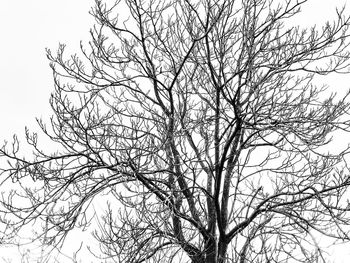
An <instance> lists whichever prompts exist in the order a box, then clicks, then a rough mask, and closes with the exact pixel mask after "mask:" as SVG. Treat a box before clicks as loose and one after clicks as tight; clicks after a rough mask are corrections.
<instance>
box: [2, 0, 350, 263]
mask: <svg viewBox="0 0 350 263" xmlns="http://www.w3.org/2000/svg"><path fill="white" fill-rule="evenodd" d="M113 2H115V3H113V4H112V5H107V4H104V3H102V1H100V0H96V4H95V7H94V9H93V10H92V12H91V13H92V15H93V16H94V17H95V18H96V22H97V24H96V26H95V27H94V28H93V29H92V30H91V42H89V46H88V47H86V46H83V45H82V46H81V52H82V53H81V54H82V56H81V57H78V56H77V55H73V56H70V57H67V58H66V56H65V53H64V49H65V46H64V45H60V46H59V48H58V51H57V53H55V54H53V53H52V52H51V51H50V50H48V52H47V55H48V58H49V60H50V61H51V67H52V70H53V77H54V82H55V86H54V87H55V89H54V91H53V93H52V96H51V99H50V102H51V107H52V110H53V116H52V118H51V122H50V123H49V124H48V125H47V124H45V123H44V122H43V121H41V120H39V121H38V123H39V125H40V127H41V130H42V131H43V133H44V134H45V135H46V136H47V137H48V138H49V139H50V141H52V145H53V147H56V148H57V151H55V152H51V153H50V152H49V153H48V151H47V150H45V149H44V148H45V147H40V145H39V144H40V143H38V136H37V135H36V134H31V133H30V132H29V131H28V132H27V133H26V138H27V142H28V143H29V145H31V146H32V147H33V154H34V156H33V158H32V159H30V160H28V158H29V157H27V158H24V157H21V155H20V154H19V148H20V147H19V141H18V139H17V137H14V141H13V143H12V144H11V145H9V144H5V145H4V146H3V147H2V148H1V150H0V153H1V156H2V158H3V159H4V160H7V161H8V165H7V166H5V165H4V166H3V167H2V168H1V178H2V179H3V182H2V185H3V186H4V185H7V184H9V182H15V184H14V185H15V186H14V188H13V189H12V190H11V191H10V192H8V193H7V194H3V195H2V205H3V208H2V212H1V213H2V214H1V215H2V221H3V222H5V223H6V225H7V229H6V230H5V231H4V238H5V237H7V238H12V237H15V236H16V235H17V234H18V233H19V232H18V231H20V229H21V228H22V227H23V226H26V225H28V224H37V225H41V226H42V231H41V232H39V233H38V236H37V238H38V239H39V240H40V241H41V242H43V243H44V244H50V245H53V246H57V245H59V244H60V243H62V242H64V240H65V237H66V236H67V234H68V233H69V231H71V230H72V229H75V228H79V227H80V228H84V227H87V226H88V225H89V224H90V223H91V224H92V225H93V226H95V227H96V231H95V232H94V237H95V238H96V239H97V241H98V242H99V244H100V250H99V251H98V253H97V252H95V254H96V255H97V256H101V255H104V256H105V261H106V262H130V263H131V262H132V263H136V262H193V263H202V262H203V263H204V262H206V263H215V262H217V263H223V262H239V263H247V262H323V261H324V262H325V261H326V255H325V254H324V250H323V249H322V247H320V246H319V244H318V243H317V240H318V239H319V237H327V238H328V239H327V240H330V241H332V242H333V241H334V242H338V241H349V238H350V236H349V229H350V228H349V225H350V214H349V210H350V205H349V201H348V199H347V196H348V194H349V191H348V189H349V185H350V174H349V169H348V166H347V162H346V159H345V156H346V154H347V153H348V150H349V147H348V146H347V145H346V144H344V147H343V149H341V150H337V149H334V148H332V138H333V137H332V136H344V134H347V132H349V130H350V122H349V116H348V115H349V107H350V104H349V100H348V93H346V94H345V95H344V96H340V95H337V93H335V92H334V90H329V89H327V87H326V86H320V85H318V84H317V83H316V82H315V79H316V77H317V78H318V79H320V78H322V77H324V76H327V75H330V74H331V73H332V74H336V73H347V72H348V71H349V68H348V67H349V56H350V54H349V50H348V46H349V41H348V40H349V38H348V37H349V25H350V20H349V18H348V17H347V16H345V14H344V9H340V10H337V11H336V15H337V16H336V19H335V21H334V22H327V23H325V24H324V25H323V26H322V27H321V26H319V27H318V26H314V27H311V28H310V27H309V28H303V27H302V26H294V25H292V23H291V22H289V21H292V19H297V18H298V16H299V15H300V14H299V12H300V11H301V7H302V6H303V4H305V3H306V2H307V1H306V0H304V1H303V0H286V1H269V0H246V1H228V0H220V1H211V0H177V1H172V0H168V1H158V0H152V1H141V0H125V1H113ZM294 22H295V21H294ZM318 83H319V82H318ZM343 93H344V92H343ZM99 198H107V199H108V203H107V206H106V211H105V213H104V214H101V213H93V212H91V211H92V210H93V207H92V205H91V204H92V203H93V202H94V200H96V199H99ZM89 211H90V212H89ZM92 222H95V223H92Z"/></svg>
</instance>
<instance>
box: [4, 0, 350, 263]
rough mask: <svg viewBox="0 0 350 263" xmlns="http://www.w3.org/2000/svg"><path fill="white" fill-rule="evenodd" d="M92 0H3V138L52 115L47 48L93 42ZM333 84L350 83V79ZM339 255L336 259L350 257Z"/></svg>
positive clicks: (321, 3) (322, 1) (331, 1)
mask: <svg viewBox="0 0 350 263" xmlns="http://www.w3.org/2000/svg"><path fill="white" fill-rule="evenodd" d="M93 2H94V1H93V0H30V1H29V0H0V34H1V37H0V79H1V82H0V142H2V141H3V140H4V139H10V138H11V136H12V134H13V133H20V134H22V136H23V133H24V126H25V125H28V126H29V127H32V128H34V129H36V126H35V117H41V116H43V117H48V116H49V115H50V114H51V113H50V111H49V104H48V99H49V96H50V93H51V91H52V90H53V80H52V74H51V69H50V67H49V65H48V60H47V58H46V54H45V48H50V49H51V50H52V51H53V52H55V50H56V49H57V47H58V43H65V44H67V51H68V52H69V51H70V52H79V50H78V48H79V41H80V40H83V41H85V43H87V41H88V40H89V29H90V28H91V26H92V25H93V22H94V21H93V18H92V17H91V16H90V15H89V14H88V11H89V10H90V8H91V6H92V5H93ZM344 2H346V0H310V3H309V4H308V5H307V10H305V11H306V13H304V15H302V18H303V19H305V22H307V23H310V24H311V25H312V24H314V23H319V22H320V21H324V20H325V19H327V17H331V16H332V15H334V14H335V12H334V11H333V10H334V6H336V5H341V4H342V3H344ZM349 5H350V3H349ZM346 79H348V80H350V76H347V77H346ZM330 84H331V86H333V85H334V86H337V87H340V88H344V89H348V88H349V87H350V81H339V80H338V82H334V83H330ZM349 141H350V138H349ZM1 144H2V143H1ZM337 255H338V256H339V255H341V254H339V253H338V254H337ZM337 258H338V259H339V260H337V262H346V261H347V260H346V258H341V257H340V256H339V257H337ZM343 260H344V261H343ZM14 262H15V261H14Z"/></svg>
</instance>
